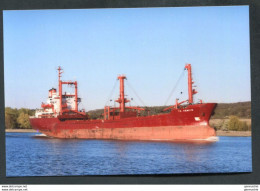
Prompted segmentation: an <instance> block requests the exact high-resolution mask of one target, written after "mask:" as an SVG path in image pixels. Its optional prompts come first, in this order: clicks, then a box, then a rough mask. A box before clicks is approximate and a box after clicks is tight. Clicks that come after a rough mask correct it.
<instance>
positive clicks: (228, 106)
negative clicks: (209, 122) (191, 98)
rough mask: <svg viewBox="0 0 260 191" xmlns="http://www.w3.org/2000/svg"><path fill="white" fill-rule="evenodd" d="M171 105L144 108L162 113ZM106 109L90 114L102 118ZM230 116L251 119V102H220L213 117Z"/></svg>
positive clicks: (142, 113)
mask: <svg viewBox="0 0 260 191" xmlns="http://www.w3.org/2000/svg"><path fill="white" fill-rule="evenodd" d="M167 107H169V106H150V107H144V109H146V110H149V113H150V115H157V114H160V113H167V112H170V110H168V111H164V112H163V109H165V108H167ZM103 112H104V109H96V110H91V111H89V112H88V115H89V116H90V117H91V118H92V119H101V118H103V117H102V114H103ZM147 114H148V112H147V111H141V115H142V116H146V115H147ZM229 116H237V117H239V118H244V119H250V118H251V102H238V103H218V104H217V107H216V108H215V110H214V113H213V114H212V116H211V118H212V119H225V118H229Z"/></svg>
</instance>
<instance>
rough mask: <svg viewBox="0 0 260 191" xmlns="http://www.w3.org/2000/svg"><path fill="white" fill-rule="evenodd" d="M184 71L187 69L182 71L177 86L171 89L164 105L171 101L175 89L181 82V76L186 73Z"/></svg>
mask: <svg viewBox="0 0 260 191" xmlns="http://www.w3.org/2000/svg"><path fill="white" fill-rule="evenodd" d="M184 71H185V69H184V70H183V71H182V73H181V75H180V76H179V78H178V80H177V82H176V84H175V86H174V87H173V89H172V91H171V93H170V95H169V97H168V98H167V100H166V102H165V103H164V105H166V104H167V103H168V102H169V100H170V98H171V97H172V94H173V92H174V91H175V89H176V88H177V86H178V85H179V82H180V80H181V78H182V77H183V76H184V75H183V74H184Z"/></svg>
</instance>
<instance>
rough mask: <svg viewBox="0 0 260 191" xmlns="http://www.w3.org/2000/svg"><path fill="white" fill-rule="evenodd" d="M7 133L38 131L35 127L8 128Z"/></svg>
mask: <svg viewBox="0 0 260 191" xmlns="http://www.w3.org/2000/svg"><path fill="white" fill-rule="evenodd" d="M5 132H7V133H36V132H37V131H36V130H34V129H6V130H5Z"/></svg>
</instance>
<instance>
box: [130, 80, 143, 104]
mask: <svg viewBox="0 0 260 191" xmlns="http://www.w3.org/2000/svg"><path fill="white" fill-rule="evenodd" d="M126 84H127V85H128V86H129V87H130V89H131V90H132V91H133V92H134V94H135V95H136V97H137V98H138V99H139V101H140V102H141V103H142V105H143V106H144V107H147V106H146V104H145V103H144V102H143V100H142V99H141V98H140V97H139V96H138V94H137V93H136V91H135V90H134V88H133V87H132V86H131V85H130V83H129V82H128V80H126Z"/></svg>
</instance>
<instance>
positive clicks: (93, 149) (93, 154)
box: [6, 133, 252, 177]
mask: <svg viewBox="0 0 260 191" xmlns="http://www.w3.org/2000/svg"><path fill="white" fill-rule="evenodd" d="M39 135H40V134H38V133H6V175H7V176H9V177H17V176H72V175H126V174H180V173H181V174H183V173H228V172H251V171H252V154H251V137H219V141H218V142H213V143H198V142H149V141H114V140H79V139H69V140H68V139H66V140H65V139H54V138H47V137H43V136H39Z"/></svg>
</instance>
